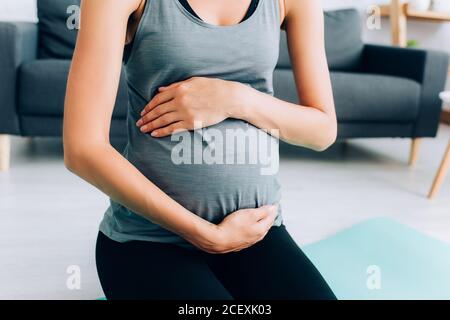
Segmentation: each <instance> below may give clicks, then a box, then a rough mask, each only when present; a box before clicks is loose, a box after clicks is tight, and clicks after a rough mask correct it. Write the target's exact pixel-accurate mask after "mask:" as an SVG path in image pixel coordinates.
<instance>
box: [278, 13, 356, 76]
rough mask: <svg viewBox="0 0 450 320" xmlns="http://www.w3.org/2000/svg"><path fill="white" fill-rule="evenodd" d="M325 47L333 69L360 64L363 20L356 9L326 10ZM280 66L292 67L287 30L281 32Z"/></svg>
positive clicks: (348, 68) (351, 68)
mask: <svg viewBox="0 0 450 320" xmlns="http://www.w3.org/2000/svg"><path fill="white" fill-rule="evenodd" d="M324 19H325V49H326V54H327V59H328V66H329V68H330V69H331V70H339V71H344V70H356V69H358V68H359V66H360V62H361V58H362V52H363V49H364V43H363V41H362V38H361V21H360V18H359V13H358V11H357V10H355V9H343V10H335V11H326V12H325V14H324ZM278 67H279V68H290V67H291V63H290V59H289V53H288V47H287V39H286V32H284V31H282V32H281V39H280V56H279V60H278Z"/></svg>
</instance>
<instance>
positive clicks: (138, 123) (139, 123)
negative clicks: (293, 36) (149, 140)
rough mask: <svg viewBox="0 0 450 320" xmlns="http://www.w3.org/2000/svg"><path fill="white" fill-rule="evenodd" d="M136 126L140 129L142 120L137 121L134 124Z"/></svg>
mask: <svg viewBox="0 0 450 320" xmlns="http://www.w3.org/2000/svg"><path fill="white" fill-rule="evenodd" d="M136 125H137V126H138V127H140V126H141V125H142V119H139V121H138V122H136Z"/></svg>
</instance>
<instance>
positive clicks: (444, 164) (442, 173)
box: [428, 142, 450, 199]
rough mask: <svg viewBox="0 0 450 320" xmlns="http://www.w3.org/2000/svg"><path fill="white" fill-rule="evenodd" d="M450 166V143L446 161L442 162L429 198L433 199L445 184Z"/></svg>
mask: <svg viewBox="0 0 450 320" xmlns="http://www.w3.org/2000/svg"><path fill="white" fill-rule="evenodd" d="M449 166H450V142H449V143H448V146H447V151H446V152H445V155H444V159H443V160H442V163H441V166H440V167H439V170H438V172H437V174H436V177H435V178H434V182H433V186H432V187H431V190H430V193H429V194H428V198H429V199H432V198H434V197H435V196H436V194H437V193H438V191H439V189H440V187H441V185H442V182H444V178H445V175H446V174H447V171H448V168H449Z"/></svg>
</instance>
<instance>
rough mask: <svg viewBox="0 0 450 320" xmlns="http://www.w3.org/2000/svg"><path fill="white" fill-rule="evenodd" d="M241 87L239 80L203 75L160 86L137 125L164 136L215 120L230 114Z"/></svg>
mask: <svg viewBox="0 0 450 320" xmlns="http://www.w3.org/2000/svg"><path fill="white" fill-rule="evenodd" d="M242 87H245V86H243V85H242V84H240V83H239V82H233V81H226V80H221V79H217V78H204V77H193V78H190V79H188V80H184V81H181V82H176V83H173V84H171V85H170V86H167V87H160V88H159V90H158V91H159V92H158V94H156V95H155V96H154V97H153V99H152V100H151V101H150V102H149V103H148V104H147V106H146V107H145V108H144V110H142V112H141V118H140V120H139V121H138V122H137V123H136V125H137V126H138V127H140V130H141V132H143V133H150V134H151V135H152V136H153V137H165V136H168V135H171V134H173V133H175V132H178V131H182V130H194V129H200V128H204V127H208V126H211V125H214V124H217V123H219V122H222V121H223V120H225V119H226V118H228V117H230V116H231V110H232V109H233V108H234V107H236V105H237V101H239V98H238V95H240V94H241V93H242V91H241V90H242Z"/></svg>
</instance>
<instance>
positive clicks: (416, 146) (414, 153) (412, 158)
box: [409, 138, 422, 167]
mask: <svg viewBox="0 0 450 320" xmlns="http://www.w3.org/2000/svg"><path fill="white" fill-rule="evenodd" d="M421 142H422V139H420V138H414V139H413V140H412V142H411V151H410V153H409V165H410V166H411V167H412V166H415V165H416V163H417V159H418V158H419V150H420V143H421Z"/></svg>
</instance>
